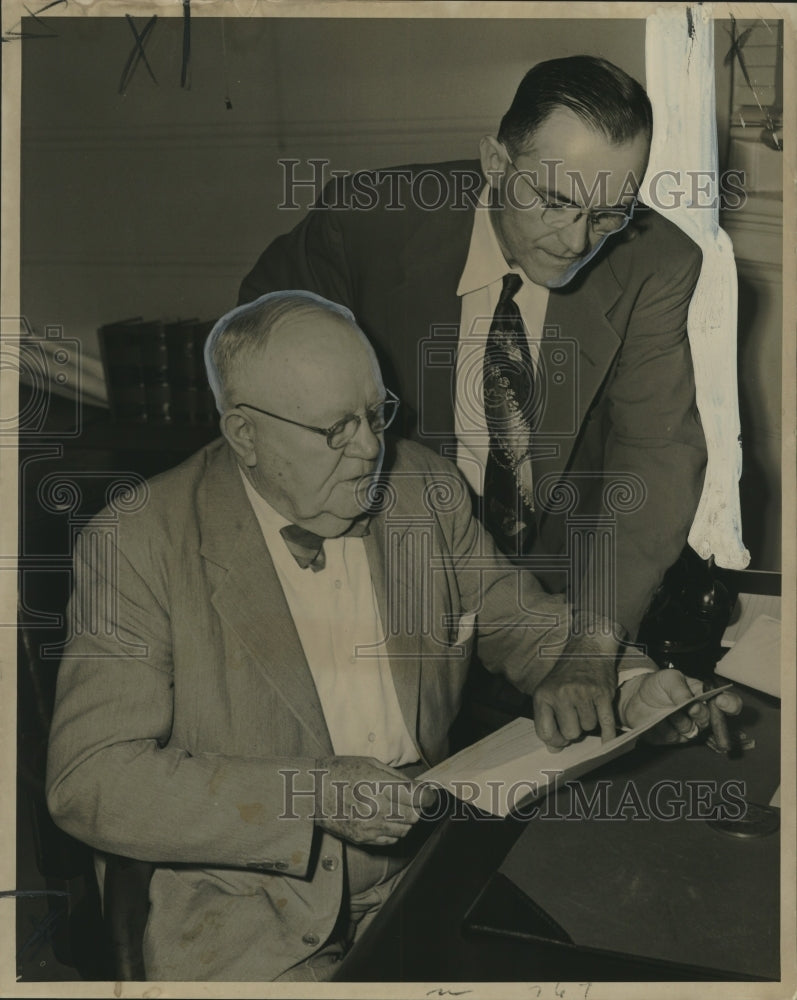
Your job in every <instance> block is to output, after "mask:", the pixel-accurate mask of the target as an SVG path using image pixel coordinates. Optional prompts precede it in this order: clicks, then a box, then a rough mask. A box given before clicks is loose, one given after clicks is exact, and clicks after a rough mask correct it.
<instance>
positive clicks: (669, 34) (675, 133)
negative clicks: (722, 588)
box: [642, 4, 750, 569]
mask: <svg viewBox="0 0 797 1000" xmlns="http://www.w3.org/2000/svg"><path fill="white" fill-rule="evenodd" d="M645 65H646V75H647V91H648V94H649V96H650V100H651V103H652V104H653V117H654V129H653V144H652V148H651V155H650V163H649V166H648V172H647V175H646V177H645V179H644V181H643V184H642V196H643V200H646V201H648V202H649V203H650V202H651V201H652V200H653V199H651V196H650V191H651V190H655V192H656V194H657V198H656V199H655V200H653V201H654V205H655V201H658V202H660V203H662V204H665V205H669V204H676V205H677V204H678V201H680V202H681V204H680V206H679V207H675V208H672V209H669V210H667V211H665V213H664V214H665V215H666V217H667V218H669V219H671V220H672V221H673V222H674V223H675V224H676V225H677V226H679V227H680V228H681V229H682V230H683V231H684V232H685V233H686V234H687V235H688V236H690V237H691V238H692V239H693V240H694V241H695V242H696V243H697V244H698V245H699V246H700V248H701V250H702V251H703V269H702V272H701V275H700V280H699V281H698V284H697V288H696V290H695V294H694V297H693V299H692V303H691V306H690V308H689V320H688V330H689V344H690V347H691V350H692V357H693V360H694V367H695V382H696V386H697V405H698V409H699V411H700V417H701V419H702V421H703V429H704V431H705V435H706V443H707V446H708V466H707V469H706V480H705V485H704V487H703V493H702V496H701V498H700V503H699V505H698V509H697V513H696V515H695V519H694V522H693V524H692V528H691V530H690V532H689V544H690V545H691V546H692V548H693V549H694V550H695V551H696V552H697V553H698V555H700V556H701V557H702V558H704V559H708V558H709V557H711V556H713V557H714V559H715V562H716V563H717V565H718V566H722V567H725V568H728V569H744V567H745V566H747V564H748V563H749V561H750V553H749V552H748V551H747V549H746V548H745V546H744V543H743V542H742V525H741V510H740V506H739V477H740V475H741V470H742V445H741V436H740V427H739V400H738V389H737V380H736V318H737V308H736V306H737V285H736V264H735V262H734V258H733V248H732V245H731V241H730V239H729V238H728V236H727V234H726V233H725V232H723V230H721V229H720V227H719V188H720V186H719V175H718V166H717V128H716V108H715V96H714V25H713V23H712V17H711V5H710V4H704V5H699V6H698V5H695V6H688V7H681V6H680V5H679V6H678V7H673V8H669V7H668V8H665V9H659V10H658V11H657V12H656V13H655V14H652V15H651V16H650V17H648V18H647V22H646V36H645ZM688 171H703V172H704V173H702V174H701V175H700V179H699V184H698V185H693V182H692V175H691V174H689V173H688ZM654 178H656V182H655V184H654V183H653V179H654ZM698 188H700V189H701V190H700V191H698ZM693 198H694V199H695V201H694V202H693V201H692V199H693ZM706 206H711V207H706Z"/></svg>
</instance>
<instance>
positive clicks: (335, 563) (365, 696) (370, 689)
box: [241, 472, 420, 767]
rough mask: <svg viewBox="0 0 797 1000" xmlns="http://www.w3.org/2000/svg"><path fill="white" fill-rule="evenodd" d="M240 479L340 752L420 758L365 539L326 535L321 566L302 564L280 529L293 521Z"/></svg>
mask: <svg viewBox="0 0 797 1000" xmlns="http://www.w3.org/2000/svg"><path fill="white" fill-rule="evenodd" d="M241 478H242V479H243V482H244V486H245V488H246V495H247V496H248V497H249V502H250V503H251V504H252V509H253V510H254V512H255V516H256V517H257V520H258V523H259V525H260V530H261V531H262V532H263V538H264V540H265V543H266V546H267V547H268V551H269V553H270V555H271V558H272V560H273V562H274V568H275V570H276V572H277V577H278V578H279V581H280V584H281V585H282V590H283V592H284V594H285V599H286V601H287V602H288V607H289V608H290V612H291V616H292V618H293V622H294V625H295V626H296V631H297V632H298V633H299V640H300V642H301V644H302V649H303V650H304V655H305V658H306V659H307V664H308V666H309V667H310V673H311V674H312V675H313V681H314V682H315V686H316V690H317V691H318V697H319V700H320V702H321V708H322V710H323V713H324V719H325V720H326V724H327V729H328V730H329V735H330V737H331V739H332V746H333V748H334V751H335V753H336V754H337V755H338V756H347V757H348V756H364V757H375V758H376V759H377V760H380V761H382V762H383V763H385V764H390V765H392V766H394V767H401V766H402V765H404V764H410V763H413V762H414V761H417V760H418V759H419V757H420V755H419V752H418V749H417V747H416V746H415V743H414V741H413V739H412V736H411V735H410V733H409V731H408V729H407V726H406V723H405V722H404V716H403V715H402V712H401V707H400V706H399V702H398V698H397V696H396V689H395V687H394V685H393V677H392V674H391V672H390V661H389V659H388V657H387V653H386V651H385V646H384V632H383V630H382V617H381V615H380V613H379V607H378V604H377V600H376V594H375V593H374V587H373V583H372V581H371V569H370V567H369V565H368V557H367V555H366V552H365V543H364V541H363V539H362V538H355V537H343V538H327V539H326V540H325V541H324V555H325V557H326V565H325V567H324V569H322V570H319V571H318V572H314V571H313V570H312V569H311V568H309V567H308V568H307V569H302V568H301V567H300V566H299V564H298V563H297V562H296V560H295V558H294V557H293V555H292V554H291V552H290V551H289V549H288V547H287V546H286V544H285V541H284V539H283V537H282V535H281V534H280V528H284V527H285V525H287V524H289V523H290V522H289V521H287V520H286V519H285V518H284V517H282V516H281V515H280V514H278V513H277V511H275V510H274V508H273V507H271V506H270V504H269V503H268V502H267V501H266V500H264V499H263V497H261V496H260V494H259V493H258V492H257V491H256V490H255V488H254V487H253V486H252V484H251V483H250V482H249V480H248V479H247V478H246V476H245V475H244V474H243V472H241Z"/></svg>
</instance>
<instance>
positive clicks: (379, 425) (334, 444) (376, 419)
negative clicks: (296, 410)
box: [233, 389, 400, 451]
mask: <svg viewBox="0 0 797 1000" xmlns="http://www.w3.org/2000/svg"><path fill="white" fill-rule="evenodd" d="M386 393H387V396H386V397H385V399H383V400H382V402H381V403H376V404H374V406H369V407H368V409H367V410H366V411H365V419H366V420H367V421H368V426H369V427H370V428H371V430H372V431H373V433H374V434H381V433H382V432H383V431H385V430H387V428H388V427H389V426H390V425H391V424H392V423H393V420H394V418H395V416H396V413H397V411H398V408H399V402H400V401H399V398H398V396H396V395H394V394H393V393H392V392H391V391H390V389H387V390H386ZM243 407H245V408H246V409H248V410H256V411H257V412H258V413H262V414H264V415H265V416H267V417H273V418H274V420H282V421H283V423H286V424H293V425H294V427H303V428H304V429H305V430H306V431H313V433H314V434H323V435H324V437H325V438H326V439H327V444H328V445H329V447H330V448H333V449H334V450H335V451H339V450H340V449H341V448H345V447H346V445H347V444H348V443H349V441H351V440H352V439H353V438H354V436H355V435H356V434H357V431H358V430H359V429H360V423H361V422H362V417H361V416H360V415H359V414H358V413H348V414H346V416H345V417H341V418H340V420H337V421H335V423H334V424H332V426H331V427H314V426H313V425H312V424H303V423H301V422H300V421H298V420H291V419H290V417H281V416H280V415H279V413H272V412H271V411H270V410H263V409H261V408H260V407H259V406H254V405H253V404H252V403H236V404H235V405H234V407H233V409H240V408H243Z"/></svg>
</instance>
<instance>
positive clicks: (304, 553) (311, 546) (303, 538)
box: [280, 517, 369, 573]
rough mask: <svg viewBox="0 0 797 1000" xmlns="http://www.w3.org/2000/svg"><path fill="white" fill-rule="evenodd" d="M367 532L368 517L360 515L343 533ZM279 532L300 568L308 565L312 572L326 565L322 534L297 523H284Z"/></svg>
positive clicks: (348, 534) (346, 534) (356, 534)
mask: <svg viewBox="0 0 797 1000" xmlns="http://www.w3.org/2000/svg"><path fill="white" fill-rule="evenodd" d="M368 532H369V528H368V518H367V517H360V518H358V519H357V520H356V521H354V522H352V524H351V527H349V529H348V530H347V531H344V532H343V534H344V535H345V536H351V537H352V538H362V536H363V535H367V534H368ZM280 534H281V535H282V537H283V539H284V541H285V544H286V545H287V547H288V550H289V552H290V553H291V555H292V556H293V558H294V559H295V560H296V562H297V563H298V564H299V565H300V566H301V567H302V569H307V567H308V566H309V567H310V569H311V570H312V571H313V572H314V573H318V572H319V570H322V569H323V568H324V567H325V566H326V564H327V560H326V556H325V555H324V542H325V541H326V538H324V537H323V535H317V534H316V533H315V532H314V531H307V529H306V528H300V527H299V525H298V524H286V525H285V527H284V528H280Z"/></svg>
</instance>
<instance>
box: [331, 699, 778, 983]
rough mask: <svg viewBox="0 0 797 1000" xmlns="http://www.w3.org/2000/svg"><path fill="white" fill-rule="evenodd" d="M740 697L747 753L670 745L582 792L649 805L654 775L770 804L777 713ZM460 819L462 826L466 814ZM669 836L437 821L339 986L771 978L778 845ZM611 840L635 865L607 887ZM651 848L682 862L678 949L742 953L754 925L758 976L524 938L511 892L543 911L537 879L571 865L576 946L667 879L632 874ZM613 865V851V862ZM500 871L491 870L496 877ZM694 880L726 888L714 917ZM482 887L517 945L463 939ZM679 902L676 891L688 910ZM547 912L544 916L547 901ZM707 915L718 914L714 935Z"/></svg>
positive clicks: (654, 830)
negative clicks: (627, 900)
mask: <svg viewBox="0 0 797 1000" xmlns="http://www.w3.org/2000/svg"><path fill="white" fill-rule="evenodd" d="M740 692H741V693H742V696H743V698H744V701H745V708H744V710H743V714H742V716H741V717H740V719H739V722H738V725H740V726H741V727H742V728H744V730H745V732H747V733H748V734H750V735H752V736H754V737H755V739H756V747H755V749H754V750H750V751H747V752H745V754H744V755H743V756H742V757H741V758H739V759H736V760H732V759H729V758H727V757H725V756H723V755H718V754H715V753H713V752H712V751H711V750H710V749H708V747H706V746H704V745H703V744H693V745H689V746H684V747H674V748H653V747H642V746H640V747H637V748H636V749H635V750H633V751H631V752H630V753H629V754H627V755H625V756H623V757H622V758H620V759H618V760H615V761H612V762H611V763H610V764H608V765H606V766H605V767H603V768H600V769H599V770H597V771H595V772H593V773H592V774H591V775H589V777H588V779H585V780H583V781H582V787H583V789H584V791H585V792H587V793H588V794H589V793H591V791H592V790H594V788H595V786H596V783H597V782H599V781H608V782H610V783H611V787H612V789H613V790H614V793H615V794H621V792H622V789H623V787H624V786H625V785H626V784H627V783H628V782H630V781H633V782H634V783H635V785H636V786H637V787H638V788H639V790H641V791H642V793H643V797H644V794H645V792H644V790H645V789H649V788H650V787H651V785H652V784H653V783H655V782H656V781H660V780H661V779H662V778H669V779H670V780H672V781H675V782H684V781H686V780H691V781H694V780H701V779H702V780H712V781H717V782H722V781H726V780H729V779H731V778H733V779H735V780H740V781H743V782H744V783H745V786H746V795H747V798H748V799H749V800H750V801H753V802H759V803H763V804H766V803H767V802H769V800H770V798H771V796H772V794H773V792H774V791H775V789H776V788H777V786H778V783H779V716H780V710H779V703H778V701H777V700H776V699H772V698H768V697H767V696H765V695H759V694H757V693H756V692H753V691H749V690H747V689H740ZM567 794H568V790H567V786H565V788H563V789H562V790H561V791H560V792H558V793H557V795H556V797H555V798H556V801H558V802H559V806H558V812H559V813H560V814H561V813H566V812H567V809H568V804H567V803H563V802H562V801H561V800H562V796H563V795H567ZM543 805H544V803H543ZM549 808H550V807H549ZM457 811H458V812H459V813H460V815H461V814H462V812H463V809H462V808H461V807H460V808H459V809H458V810H457ZM677 825H678V824H677V823H676V824H673V823H667V822H664V821H662V820H658V819H656V818H652V819H650V820H648V821H638V822H636V821H635V822H627V823H623V822H621V821H620V822H605V821H601V820H599V819H596V818H591V819H587V818H584V819H580V820H576V821H567V820H562V819H559V820H556V819H549V820H548V821H546V820H544V819H542V818H540V817H538V818H536V819H535V818H531V819H528V820H525V821H522V820H518V819H515V818H512V817H510V818H507V819H506V820H496V819H482V818H481V817H478V818H477V815H476V814H475V813H471V814H470V815H469V817H468V818H456V815H455V814H452V815H451V816H448V817H447V818H445V819H443V820H441V821H440V824H439V826H438V828H437V829H436V830H435V831H434V833H433V834H432V836H431V837H430V839H429V841H427V843H426V845H425V847H424V849H423V850H422V851H421V853H420V854H419V855H418V857H417V858H416V859H415V861H414V862H413V864H412V866H411V867H410V869H409V870H408V872H407V875H406V876H405V877H404V879H403V880H402V882H401V883H400V885H399V887H398V889H397V890H396V892H395V893H394V895H393V896H392V897H391V899H390V900H388V902H387V904H386V905H385V907H384V908H383V910H382V912H381V913H380V914H379V916H378V917H377V918H376V919H375V921H374V923H373V924H372V925H371V927H370V928H369V929H368V931H367V933H366V934H365V935H363V938H362V939H361V941H360V942H358V944H357V946H356V947H355V948H354V949H353V950H352V951H351V953H350V954H349V956H348V957H347V958H346V960H345V961H344V962H343V963H342V964H341V968H340V970H339V972H338V974H337V976H336V977H335V978H336V979H337V980H338V981H369V980H370V981H383V982H390V981H426V982H433V983H436V982H440V983H447V982H479V981H483V982H484V981H486V982H489V981H503V982H514V981H523V982H530V981H535V982H536V981H540V982H546V981H557V980H559V981H562V982H577V981H582V980H583V981H628V982H633V981H637V980H640V981H645V980H655V981H689V980H715V979H717V978H721V979H727V980H734V979H735V980H743V979H747V978H751V979H761V978H768V977H771V978H775V979H777V978H778V975H779V974H778V969H777V947H778V941H779V929H778V904H777V899H778V835H777V834H771V835H770V836H769V837H766V838H761V839H760V840H755V841H754V840H748V841H740V840H737V839H735V838H731V837H729V836H728V835H727V834H722V833H720V832H717V831H714V830H712V829H710V828H709V827H707V825H706V823H705V821H703V820H699V819H698V820H684V821H683V822H682V823H681V824H680V826H681V828H682V829H681V830H680V840H677V839H676V838H674V830H675V826H677ZM612 838H622V840H623V845H622V846H623V850H624V851H627V852H628V853H625V854H623V853H622V852H621V853H620V856H621V857H626V858H627V859H628V862H629V863H628V865H627V866H626V868H625V870H618V871H617V872H616V877H615V878H614V880H607V879H608V869H609V868H610V867H611V865H612V863H613V862H612V858H611V857H610V856H609V855H608V854H607V851H606V845H607V843H608V842H609V841H610V840H611V839H612ZM656 849H660V850H662V851H664V853H665V856H667V851H669V858H670V860H673V859H676V858H677V857H678V855H679V852H680V854H681V858H682V862H683V863H682V865H681V866H680V870H679V871H672V872H671V878H672V882H673V884H676V885H677V888H678V890H679V892H680V891H681V890H685V893H686V897H688V896H690V894H691V899H689V901H688V905H682V906H680V907H678V906H677V905H675V904H674V903H673V900H672V898H668V899H667V900H666V904H665V905H667V906H670V907H671V908H672V912H671V919H672V921H675V922H677V928H676V931H677V932H678V933H679V934H680V935H681V939H682V940H686V939H687V937H688V935H689V934H690V933H694V934H695V935H697V936H702V937H703V938H704V939H706V938H709V937H711V936H712V935H713V936H714V937H717V936H719V935H723V934H727V933H731V935H732V936H738V938H739V940H740V941H742V942H743V941H744V935H745V930H746V929H747V930H751V929H752V925H753V924H754V923H757V924H758V925H759V927H758V930H759V932H760V933H759V934H758V940H759V942H760V941H762V940H763V941H764V942H765V949H764V950H765V952H766V953H765V954H763V953H762V954H760V955H758V956H756V957H755V961H753V962H752V965H753V966H756V965H758V966H759V969H760V971H758V970H757V971H754V972H752V973H750V972H748V973H745V972H743V971H741V970H740V969H738V968H737V969H736V970H735V971H732V972H723V971H722V969H720V970H719V972H720V975H719V976H718V974H717V972H718V970H717V969H716V966H715V967H714V969H713V970H712V969H709V968H706V967H705V966H702V967H689V966H687V965H680V966H679V965H674V964H672V963H664V962H658V961H651V960H649V959H646V958H642V957H639V955H637V956H636V957H630V956H628V955H619V954H612V953H607V952H602V951H595V950H590V949H589V948H587V947H577V946H573V945H566V944H554V943H551V942H550V941H541V940H537V939H535V938H533V937H532V936H530V935H526V934H524V928H526V927H527V926H528V921H529V910H528V908H527V907H526V906H525V905H524V901H525V898H526V897H525V896H524V894H523V893H522V892H521V891H520V890H519V889H517V888H515V889H514V890H513V885H514V886H517V884H518V883H520V884H521V885H522V884H523V883H524V882H525V883H528V882H529V880H531V881H533V882H534V883H535V885H536V888H537V891H536V892H535V895H537V896H538V901H539V897H540V893H541V894H542V897H545V896H546V895H550V884H548V885H545V884H543V882H544V879H542V878H541V876H542V875H543V874H544V873H545V872H546V871H547V872H548V877H549V883H550V881H551V880H553V878H554V875H555V872H556V867H555V866H556V863H557V860H559V859H562V858H563V857H569V858H570V859H571V861H572V867H573V869H574V870H575V871H576V873H577V874H578V873H581V877H582V878H583V879H584V881H583V888H584V891H583V894H582V896H581V899H580V900H578V899H577V898H574V885H575V882H574V879H573V878H570V879H569V880H568V884H567V887H566V889H567V892H568V893H570V894H571V898H570V900H569V905H567V906H565V907H564V911H565V915H564V918H563V917H562V915H561V914H557V916H558V918H559V922H560V923H562V924H563V925H566V924H568V923H569V924H570V925H571V927H570V928H568V929H569V932H570V934H571V936H572V937H573V940H575V941H578V939H579V935H580V934H581V932H582V930H583V926H584V924H585V923H586V925H587V926H589V925H590V924H592V925H598V926H602V925H603V924H605V923H606V917H607V915H610V914H614V913H617V909H618V900H619V899H620V894H621V891H622V889H623V887H624V886H628V885H631V884H633V883H634V880H635V879H637V883H639V882H640V881H641V883H644V882H645V878H644V873H645V871H646V870H647V871H648V873H650V872H652V873H653V876H652V877H654V876H655V878H654V881H655V880H656V879H658V880H659V881H660V879H661V878H662V877H664V878H666V877H667V872H666V871H665V872H662V871H661V869H660V868H658V869H656V867H655V866H649V867H648V866H646V867H645V868H643V867H641V866H640V867H639V869H638V870H634V864H633V859H634V858H638V857H640V856H641V854H642V852H645V854H648V852H652V851H655V850H656ZM651 856H652V855H651ZM617 857H618V851H617V849H615V852H614V859H615V860H616V859H617ZM598 862H600V863H598ZM499 866H500V869H499ZM593 867H594V868H597V869H600V872H601V873H600V881H599V884H598V886H597V887H596V885H595V883H594V882H592V883H590V882H589V879H588V878H585V876H588V875H589V873H590V870H591V868H593ZM496 869H499V873H498V876H497V877H496V876H495V872H496ZM701 869H702V870H704V871H705V872H708V873H710V874H711V876H712V877H714V878H716V879H723V880H724V881H723V883H722V885H723V886H724V891H723V892H722V893H721V892H720V891H719V889H718V890H717V899H718V900H719V899H720V897H722V898H724V900H725V902H724V903H722V907H721V908H717V907H716V906H714V907H713V908H712V899H711V897H710V894H708V889H709V888H710V885H711V883H710V881H707V880H706V879H705V878H704V877H701V876H700V870H701ZM640 877H641V879H640ZM512 880H514V883H513V882H512ZM650 882H651V879H648V883H650ZM507 883H509V888H507ZM648 888H650V885H648ZM485 889H486V890H487V892H493V895H494V896H495V893H497V894H498V902H497V905H494V906H493V909H494V910H495V909H497V911H498V912H497V916H498V917H499V918H500V917H502V916H503V917H504V919H505V926H506V928H507V929H510V930H513V931H514V932H516V933H515V936H514V937H512V936H509V934H505V935H499V934H484V933H475V932H473V931H472V930H471V931H469V930H468V929H466V928H463V920H464V918H465V915H466V913H467V912H468V910H469V909H470V908H471V907H472V905H473V904H474V901H476V900H477V898H478V897H479V896H480V894H481V893H482V892H483V891H484V890H485ZM596 889H597V891H596ZM733 893H736V894H739V893H741V894H743V895H744V896H745V899H742V900H738V902H739V903H742V904H744V903H745V900H746V901H747V903H749V902H750V901H751V900H752V901H753V905H751V906H750V909H749V910H746V909H744V906H742V908H741V909H740V908H739V907H736V908H734V909H732V910H731V912H728V910H727V899H728V896H729V895H733ZM575 895H577V894H575ZM555 896H556V894H555V893H554V898H555ZM686 897H684V896H683V893H682V894H681V902H682V903H683V902H684V900H685V898H686ZM484 900H485V897H484V896H482V901H483V902H484ZM489 902H490V901H489V899H488V900H487V903H488V904H489ZM494 902H495V900H494ZM579 902H580V904H581V912H580V913H579V912H578V911H579V905H578V904H579ZM676 902H677V900H676ZM545 905H546V906H549V905H550V903H549V899H548V898H546V899H545ZM488 908H489V907H488ZM632 909H633V908H632ZM707 914H709V915H712V916H713V920H710V922H709V923H708V924H707V922H706V921H707ZM494 916H496V914H495V913H494ZM574 916H575V917H576V918H577V919H574ZM585 918H586V920H585ZM676 936H677V935H676ZM631 937H633V938H635V939H637V940H639V939H642V940H644V933H643V934H640V933H639V930H638V928H635V929H634V933H633V935H631V934H629V938H631ZM673 941H675V936H674V937H673ZM739 947H743V944H740V945H739Z"/></svg>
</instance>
